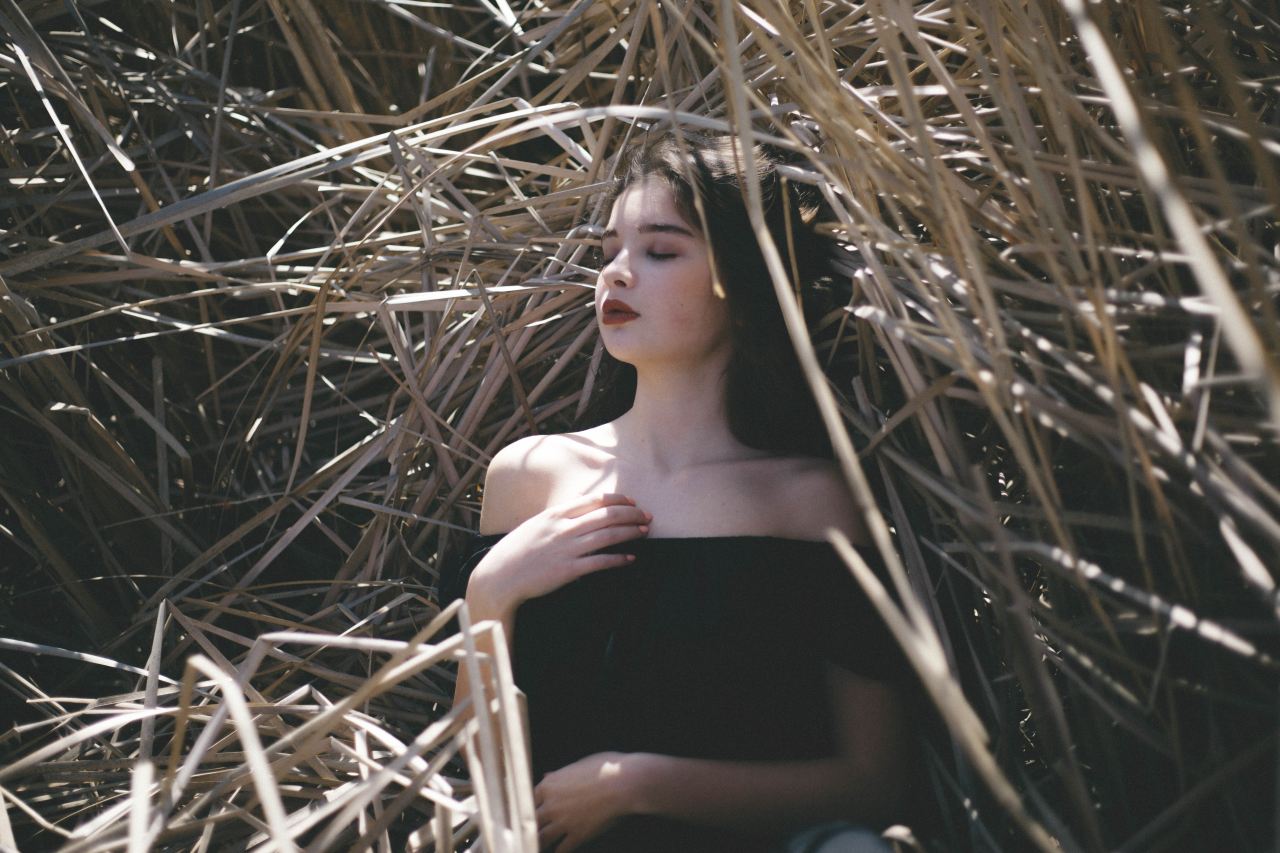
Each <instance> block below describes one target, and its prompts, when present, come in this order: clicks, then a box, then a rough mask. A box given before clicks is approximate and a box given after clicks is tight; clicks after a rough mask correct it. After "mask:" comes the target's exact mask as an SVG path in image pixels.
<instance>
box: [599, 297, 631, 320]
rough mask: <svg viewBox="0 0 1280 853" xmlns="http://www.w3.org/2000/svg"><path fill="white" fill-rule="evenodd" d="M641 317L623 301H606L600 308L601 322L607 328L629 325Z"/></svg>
mask: <svg viewBox="0 0 1280 853" xmlns="http://www.w3.org/2000/svg"><path fill="white" fill-rule="evenodd" d="M639 316H640V315H639V314H637V313H636V312H635V311H633V310H632V309H631V306H630V305H628V304H627V303H625V302H623V301H622V300H621V299H606V300H605V301H604V304H603V305H601V306H600V322H601V323H603V324H604V325H606V326H617V325H619V324H621V323H629V322H631V321H632V320H634V319H636V318H637V317H639Z"/></svg>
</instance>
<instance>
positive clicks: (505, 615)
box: [463, 578, 516, 626]
mask: <svg viewBox="0 0 1280 853" xmlns="http://www.w3.org/2000/svg"><path fill="white" fill-rule="evenodd" d="M463 601H465V602H466V604H467V612H468V613H470V614H471V621H472V622H479V621H481V620H484V619H495V620H497V621H499V622H501V623H502V624H503V625H506V626H510V625H511V623H512V620H513V617H514V616H515V612H516V608H515V607H514V606H513V605H511V604H509V603H505V602H503V601H502V600H501V599H500V598H499V597H497V596H495V595H493V594H492V591H491V590H490V589H489V588H488V586H487V585H486V584H484V583H477V582H476V580H475V579H474V578H473V579H472V582H471V583H469V584H467V592H466V595H464V596H463Z"/></svg>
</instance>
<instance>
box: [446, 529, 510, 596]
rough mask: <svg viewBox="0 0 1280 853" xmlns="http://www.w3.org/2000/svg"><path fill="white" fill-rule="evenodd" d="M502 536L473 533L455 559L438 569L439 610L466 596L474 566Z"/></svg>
mask: <svg viewBox="0 0 1280 853" xmlns="http://www.w3.org/2000/svg"><path fill="white" fill-rule="evenodd" d="M503 535H504V534H497V535H492V534H491V535H481V534H479V533H473V534H471V535H470V536H468V537H467V539H466V541H465V542H464V543H463V546H462V548H461V549H460V550H459V551H458V553H457V555H456V557H455V558H454V559H452V560H447V561H445V563H444V564H443V565H442V566H441V567H440V586H439V590H438V592H439V598H440V609H441V610H443V609H444V608H446V607H448V606H449V605H450V604H452V603H453V602H455V601H457V600H458V599H459V598H462V597H463V596H464V595H466V594H467V582H468V581H470V580H471V573H472V572H473V571H475V568H476V565H477V564H478V563H479V562H480V561H481V560H482V559H484V555H485V554H488V553H489V549H490V548H492V547H493V546H494V545H496V544H498V541H499V540H500V539H502V537H503Z"/></svg>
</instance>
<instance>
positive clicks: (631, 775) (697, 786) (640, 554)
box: [462, 134, 910, 851]
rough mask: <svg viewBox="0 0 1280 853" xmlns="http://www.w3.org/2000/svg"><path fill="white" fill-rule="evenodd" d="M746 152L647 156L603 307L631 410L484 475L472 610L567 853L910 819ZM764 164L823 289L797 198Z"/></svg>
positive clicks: (498, 461)
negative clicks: (510, 673)
mask: <svg viewBox="0 0 1280 853" xmlns="http://www.w3.org/2000/svg"><path fill="white" fill-rule="evenodd" d="M740 154H741V152H740V151H739V150H737V149H736V148H735V145H734V143H733V142H732V140H729V139H724V138H700V137H694V136H691V135H688V134H682V135H680V136H672V137H668V138H663V139H660V140H657V141H656V142H651V143H649V144H646V145H644V146H641V147H639V148H638V149H637V150H635V151H634V152H633V153H632V154H631V155H630V157H629V158H628V159H627V161H626V164H625V167H624V168H623V169H622V170H621V177H620V178H619V179H618V180H617V184H616V187H615V189H614V192H613V194H612V196H613V203H612V208H611V212H610V215H609V219H608V224H607V227H606V229H605V231H604V235H603V240H602V247H601V248H602V250H603V261H604V263H603V266H602V268H601V270H600V275H599V279H598V281H597V287H596V299H595V308H596V316H597V319H598V320H599V323H600V334H601V339H602V341H603V343H604V346H605V348H606V350H607V351H608V353H609V354H610V356H611V357H612V358H613V359H616V360H617V362H619V363H620V365H621V366H620V367H619V370H620V371H621V377H620V378H619V379H618V380H617V381H616V383H615V385H616V386H617V389H620V390H621V393H622V394H623V395H624V396H626V397H629V398H630V399H629V400H628V401H627V402H628V403H629V406H628V407H627V408H626V410H625V412H623V413H622V414H620V415H619V416H617V417H616V418H613V419H611V420H609V421H608V422H606V423H604V424H602V425H600V426H596V427H592V428H589V429H585V430H582V431H580V432H574V433H568V434H563V435H546V436H533V437H529V438H525V439H522V440H520V441H517V442H515V443H513V444H511V445H510V446H508V447H506V448H504V449H503V450H502V451H500V452H499V453H498V454H497V455H496V456H495V457H494V459H493V462H492V464H491V465H490V467H489V471H488V475H487V478H486V481H485V489H484V505H483V510H482V514H481V520H480V529H481V534H482V536H481V540H482V545H483V546H485V548H484V550H482V551H481V552H480V554H482V557H481V558H480V559H479V561H478V562H475V561H474V560H473V561H471V562H472V563H474V568H473V570H472V571H471V574H470V577H469V581H467V579H466V578H465V577H464V578H462V582H465V583H466V600H467V604H468V606H469V608H470V612H471V615H472V618H473V619H477V620H478V619H488V618H492V619H499V620H501V621H502V622H503V623H504V627H505V629H506V636H507V637H510V638H512V639H511V643H512V649H511V652H512V656H513V660H514V665H515V677H516V682H517V684H518V686H520V687H521V688H522V689H524V691H525V692H526V694H527V696H528V709H529V722H530V735H531V741H532V746H533V765H534V776H535V782H536V785H535V789H534V798H535V802H536V805H537V816H538V825H539V842H540V844H541V845H542V847H543V849H546V850H552V849H554V850H556V851H567V850H574V849H592V850H646V851H658V850H671V851H696V850H726V851H729V850H734V851H745V850H753V849H760V850H776V849H780V845H781V844H782V843H783V839H784V838H785V837H786V835H787V834H789V833H792V832H794V831H795V830H797V829H798V828H801V827H804V826H807V825H813V824H816V823H822V822H824V821H830V820H837V819H840V820H849V821H854V822H857V823H861V824H865V825H871V826H875V825H882V824H885V823H888V822H891V820H892V819H893V818H896V817H897V816H899V814H900V810H901V808H902V804H903V800H904V788H905V785H906V783H907V771H906V768H907V766H908V765H909V764H910V762H909V761H908V760H907V755H908V752H909V750H908V747H907V745H906V744H907V743H908V738H907V729H908V724H907V723H906V722H905V719H906V717H905V714H904V707H903V700H902V699H901V697H900V689H899V688H898V687H897V686H896V685H895V683H894V682H895V681H896V680H898V679H899V678H900V677H902V676H904V675H905V665H904V664H903V661H902V659H901V657H900V656H899V655H898V653H897V650H896V646H895V645H894V643H893V641H892V640H891V639H890V638H889V637H888V634H887V632H886V631H885V630H884V626H883V625H882V624H881V623H880V621H879V619H878V618H877V617H876V615H875V613H874V610H873V609H872V607H871V606H870V604H869V603H868V602H867V601H866V600H865V598H863V597H862V596H861V594H860V592H859V591H858V589H857V587H856V583H855V582H854V581H853V580H852V579H851V578H850V576H849V574H848V571H847V569H846V568H845V567H844V566H843V565H842V564H841V562H840V561H839V559H838V558H837V557H836V555H835V554H834V551H833V549H832V548H831V547H830V546H829V545H827V544H826V543H825V542H824V539H825V533H826V531H827V529H828V528H831V527H835V528H839V529H841V530H843V531H844V533H845V534H846V535H847V536H848V537H849V538H850V540H851V541H853V542H855V543H861V542H864V541H865V539H866V536H865V533H864V531H863V530H862V529H861V527H860V526H859V522H858V517H859V516H858V513H857V511H856V508H855V506H854V505H853V503H852V501H851V499H850V496H849V494H848V492H847V490H846V487H845V485H844V482H843V479H842V477H841V476H840V474H839V472H838V469H837V468H836V467H835V466H834V465H833V464H832V463H831V462H830V461H829V459H827V458H823V456H824V455H826V456H829V450H828V449H827V448H825V447H824V446H823V441H824V436H823V434H822V431H821V426H820V424H819V423H818V421H817V416H816V409H815V407H814V405H813V401H812V398H811V397H810V396H809V394H808V392H807V389H806V388H805V386H804V382H803V377H802V376H801V374H800V372H799V368H798V364H797V362H796V359H795V356H794V353H793V351H792V350H791V347H790V343H789V341H788V340H787V338H786V332H785V329H784V328H783V326H782V321H781V316H780V312H779V310H778V307H777V302H776V298H775V296H774V292H773V289H772V284H771V282H770V279H769V277H768V274H767V272H766V270H765V267H764V262H763V259H762V257H761V254H760V250H759V247H758V245H757V244H756V242H755V240H754V238H753V236H752V231H751V228H750V223H749V221H748V217H747V213H746V208H745V204H744V202H743V196H744V193H743V190H742V182H741V175H740V168H739V165H738V164H739V163H740V160H741V158H740V156H739V155H740ZM756 155H757V163H758V164H759V169H760V179H761V186H762V188H763V190H764V191H765V199H766V208H767V211H768V217H767V218H768V220H769V225H770V228H771V229H772V230H773V231H774V237H775V242H776V243H777V244H778V245H779V247H780V249H781V250H782V251H783V253H784V258H785V259H786V260H788V261H789V262H791V263H790V266H791V268H792V269H793V270H797V271H800V273H801V277H803V276H804V272H803V271H801V270H800V268H801V267H802V266H804V264H802V263H801V262H802V261H808V260H811V259H812V258H814V257H816V253H814V252H813V251H812V249H811V248H810V247H807V246H805V245H804V238H805V237H806V233H807V232H805V231H804V229H803V227H802V226H801V224H800V223H801V219H800V215H799V209H798V206H797V205H796V204H795V202H794V200H793V199H792V198H791V197H790V195H789V193H787V192H786V187H785V185H784V184H783V183H782V182H781V180H780V178H779V176H778V174H777V169H776V162H775V161H774V160H773V159H772V158H770V157H769V156H768V154H767V152H765V151H764V150H758V151H757V152H756ZM789 247H790V249H794V251H790V250H789ZM865 553H866V555H867V557H868V559H869V560H873V559H874V555H873V553H872V552H870V551H866V552H865ZM873 565H874V563H873ZM839 849H853V848H852V847H841V848H839Z"/></svg>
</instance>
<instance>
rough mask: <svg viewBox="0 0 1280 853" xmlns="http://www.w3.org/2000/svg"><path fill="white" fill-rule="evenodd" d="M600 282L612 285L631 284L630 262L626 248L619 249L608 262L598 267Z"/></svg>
mask: <svg viewBox="0 0 1280 853" xmlns="http://www.w3.org/2000/svg"><path fill="white" fill-rule="evenodd" d="M600 282H601V284H610V285H613V286H614V287H630V286H631V263H630V261H629V260H628V254H627V250H626V249H619V250H618V253H617V254H616V255H614V256H613V257H612V258H611V259H610V260H609V263H607V264H605V265H604V266H603V267H601V268H600Z"/></svg>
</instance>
